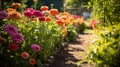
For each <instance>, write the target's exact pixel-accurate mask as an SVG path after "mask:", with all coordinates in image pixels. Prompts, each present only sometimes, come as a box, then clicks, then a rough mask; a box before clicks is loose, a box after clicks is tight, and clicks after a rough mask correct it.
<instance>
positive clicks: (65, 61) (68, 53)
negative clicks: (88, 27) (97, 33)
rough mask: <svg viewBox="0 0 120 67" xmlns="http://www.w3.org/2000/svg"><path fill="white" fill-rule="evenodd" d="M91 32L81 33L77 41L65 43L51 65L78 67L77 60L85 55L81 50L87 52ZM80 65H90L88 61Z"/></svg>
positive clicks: (54, 66)
mask: <svg viewBox="0 0 120 67" xmlns="http://www.w3.org/2000/svg"><path fill="white" fill-rule="evenodd" d="M91 36H92V34H91V33H83V34H79V35H78V37H77V40H76V41H75V42H69V43H65V44H64V46H63V47H61V49H60V50H59V51H58V53H57V55H56V56H55V57H54V60H53V63H51V64H50V66H49V67H77V64H76V63H77V62H78V61H81V60H82V59H83V58H84V57H85V55H84V54H80V52H85V51H86V50H87V49H88V47H87V46H88V45H89V44H90V40H91ZM80 67H89V66H88V64H87V63H84V64H82V65H81V66H80Z"/></svg>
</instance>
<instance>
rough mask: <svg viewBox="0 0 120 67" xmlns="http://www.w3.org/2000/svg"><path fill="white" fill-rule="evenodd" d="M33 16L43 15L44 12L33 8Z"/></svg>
mask: <svg viewBox="0 0 120 67" xmlns="http://www.w3.org/2000/svg"><path fill="white" fill-rule="evenodd" d="M34 16H37V17H39V16H44V14H43V13H42V12H41V11H39V10H35V11H34Z"/></svg>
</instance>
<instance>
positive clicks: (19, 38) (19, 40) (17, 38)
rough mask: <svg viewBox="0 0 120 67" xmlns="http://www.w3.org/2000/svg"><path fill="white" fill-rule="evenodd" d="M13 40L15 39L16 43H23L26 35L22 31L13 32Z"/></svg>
mask: <svg viewBox="0 0 120 67" xmlns="http://www.w3.org/2000/svg"><path fill="white" fill-rule="evenodd" d="M12 40H13V41H15V42H16V43H22V42H23V40H24V37H23V35H22V34H20V33H14V34H12Z"/></svg>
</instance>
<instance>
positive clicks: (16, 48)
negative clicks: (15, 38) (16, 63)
mask: <svg viewBox="0 0 120 67" xmlns="http://www.w3.org/2000/svg"><path fill="white" fill-rule="evenodd" d="M8 46H9V48H10V49H11V50H12V51H17V50H18V48H19V47H18V45H17V44H15V43H9V44H8Z"/></svg>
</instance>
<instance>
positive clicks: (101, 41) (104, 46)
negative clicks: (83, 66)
mask: <svg viewBox="0 0 120 67" xmlns="http://www.w3.org/2000/svg"><path fill="white" fill-rule="evenodd" d="M88 5H89V6H88V7H91V8H92V9H93V11H92V17H93V18H94V19H97V20H100V23H99V25H97V26H98V27H97V28H98V29H97V30H96V31H97V32H96V31H95V36H96V37H94V39H93V41H92V43H91V45H90V49H89V51H88V52H87V61H88V62H90V63H94V64H96V66H97V67H119V66H120V64H119V63H120V36H119V35H120V27H119V26H120V23H119V22H120V17H119V16H120V12H119V9H120V1H118V0H91V1H90V2H89V3H88Z"/></svg>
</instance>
